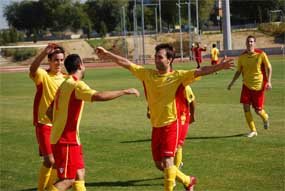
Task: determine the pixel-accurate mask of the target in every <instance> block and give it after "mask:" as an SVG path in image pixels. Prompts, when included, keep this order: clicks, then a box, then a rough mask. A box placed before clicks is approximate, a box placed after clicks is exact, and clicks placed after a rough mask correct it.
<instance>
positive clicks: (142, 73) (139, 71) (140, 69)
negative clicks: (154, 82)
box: [129, 63, 146, 81]
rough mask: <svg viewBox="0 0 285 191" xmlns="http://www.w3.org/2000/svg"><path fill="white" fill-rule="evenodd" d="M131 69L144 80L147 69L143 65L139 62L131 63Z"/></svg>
mask: <svg viewBox="0 0 285 191" xmlns="http://www.w3.org/2000/svg"><path fill="white" fill-rule="evenodd" d="M129 70H130V71H131V73H132V74H133V75H134V76H135V77H137V78H138V79H139V80H141V81H143V80H144V78H145V76H146V75H145V73H146V69H145V68H144V67H142V66H139V65H137V64H133V63H132V64H131V66H130V68H129Z"/></svg>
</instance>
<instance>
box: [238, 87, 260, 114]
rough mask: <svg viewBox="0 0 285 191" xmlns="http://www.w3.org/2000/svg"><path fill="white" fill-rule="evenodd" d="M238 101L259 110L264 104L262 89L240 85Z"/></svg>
mask: <svg viewBox="0 0 285 191" xmlns="http://www.w3.org/2000/svg"><path fill="white" fill-rule="evenodd" d="M240 103H243V104H249V105H252V107H254V108H255V109H257V110H261V109H262V108H263V104H264V90H263V89H262V90H259V91H256V90H251V89H249V88H248V87H246V86H245V85H243V86H242V91H241V96H240Z"/></svg>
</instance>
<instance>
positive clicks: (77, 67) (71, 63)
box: [64, 54, 85, 78]
mask: <svg viewBox="0 0 285 191" xmlns="http://www.w3.org/2000/svg"><path fill="white" fill-rule="evenodd" d="M64 66H65V69H66V71H67V72H68V74H74V73H77V72H81V75H82V78H84V72H85V67H84V65H83V62H82V60H81V58H80V56H79V55H78V54H70V55H68V56H67V57H66V58H65V61H64Z"/></svg>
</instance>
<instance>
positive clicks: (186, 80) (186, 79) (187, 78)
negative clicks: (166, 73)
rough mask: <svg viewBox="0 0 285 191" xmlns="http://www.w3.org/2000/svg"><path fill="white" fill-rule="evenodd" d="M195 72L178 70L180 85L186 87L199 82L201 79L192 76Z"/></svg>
mask: <svg viewBox="0 0 285 191" xmlns="http://www.w3.org/2000/svg"><path fill="white" fill-rule="evenodd" d="M194 73H195V70H179V75H181V76H182V84H183V86H185V87H186V86H187V85H189V84H191V83H193V82H194V81H196V80H200V79H201V77H197V78H195V76H194Z"/></svg>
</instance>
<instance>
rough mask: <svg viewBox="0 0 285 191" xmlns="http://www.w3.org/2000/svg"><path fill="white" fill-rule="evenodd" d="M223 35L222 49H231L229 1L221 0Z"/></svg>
mask: <svg viewBox="0 0 285 191" xmlns="http://www.w3.org/2000/svg"><path fill="white" fill-rule="evenodd" d="M223 37H224V50H232V37H231V17H230V2H229V0H223Z"/></svg>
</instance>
